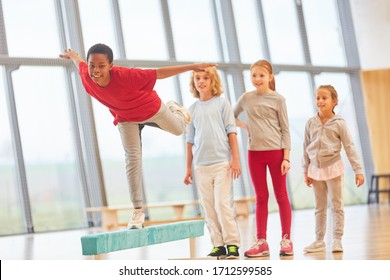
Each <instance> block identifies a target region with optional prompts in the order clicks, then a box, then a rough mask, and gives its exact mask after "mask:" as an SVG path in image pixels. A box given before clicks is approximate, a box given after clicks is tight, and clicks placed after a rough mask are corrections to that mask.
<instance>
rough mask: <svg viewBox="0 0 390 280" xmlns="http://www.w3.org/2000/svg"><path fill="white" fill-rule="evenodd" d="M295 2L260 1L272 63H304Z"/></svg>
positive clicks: (285, 0) (278, 0) (286, 0)
mask: <svg viewBox="0 0 390 280" xmlns="http://www.w3.org/2000/svg"><path fill="white" fill-rule="evenodd" d="M295 2H296V1H294V0H273V1H262V4H263V8H264V18H265V27H266V30H267V37H268V40H269V41H268V43H269V49H270V54H271V61H272V62H273V63H277V64H304V57H303V45H302V42H301V34H300V32H299V28H298V16H297V11H296V7H295Z"/></svg>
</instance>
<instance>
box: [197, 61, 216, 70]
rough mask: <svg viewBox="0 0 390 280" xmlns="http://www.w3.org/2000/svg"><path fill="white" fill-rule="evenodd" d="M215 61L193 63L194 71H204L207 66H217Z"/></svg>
mask: <svg viewBox="0 0 390 280" xmlns="http://www.w3.org/2000/svg"><path fill="white" fill-rule="evenodd" d="M217 66H218V64H217V63H195V64H194V71H204V70H205V69H206V68H208V67H217Z"/></svg>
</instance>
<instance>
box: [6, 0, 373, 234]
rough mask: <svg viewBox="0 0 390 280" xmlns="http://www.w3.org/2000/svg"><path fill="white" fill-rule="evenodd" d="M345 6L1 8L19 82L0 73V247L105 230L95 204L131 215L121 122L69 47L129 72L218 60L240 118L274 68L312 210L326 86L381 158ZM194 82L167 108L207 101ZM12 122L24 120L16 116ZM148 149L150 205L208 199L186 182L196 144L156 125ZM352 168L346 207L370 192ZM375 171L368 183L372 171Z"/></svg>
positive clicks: (294, 173)
mask: <svg viewBox="0 0 390 280" xmlns="http://www.w3.org/2000/svg"><path fill="white" fill-rule="evenodd" d="M341 3H343V4H344V3H345V2H344V0H318V1H310V0H302V1H295V0H272V1H268V0H231V1H225V0H198V1H192V0H167V1H161V0H148V1H137V0H117V1H110V0H79V1H54V0H40V1H31V0H18V1H14V0H2V1H0V5H1V8H2V9H1V11H2V14H0V16H1V18H0V27H1V26H3V25H4V30H5V32H1V30H0V40H1V42H2V43H3V42H4V43H3V44H0V52H1V55H0V62H1V64H0V69H2V70H6V71H2V72H1V74H0V75H1V76H0V87H1V88H2V89H5V90H1V91H0V128H1V133H0V202H1V203H0V235H4V234H13V233H23V232H26V228H27V230H30V227H28V226H26V225H27V224H29V223H30V222H31V221H30V220H31V219H32V226H33V227H32V229H34V230H35V231H47V230H59V229H68V228H76V227H82V226H85V225H87V224H88V223H87V222H89V221H88V218H91V217H92V218H93V220H94V221H95V218H96V217H95V216H94V215H87V214H86V213H85V211H84V208H85V206H100V205H102V204H106V203H107V204H108V205H122V204H125V205H131V201H130V194H129V189H128V184H127V178H126V172H125V159H124V151H123V148H122V144H121V140H120V136H119V132H118V129H117V127H115V126H114V125H113V123H112V122H113V117H112V115H111V114H110V113H109V111H108V109H107V108H106V107H104V106H103V105H102V104H100V103H98V102H97V101H95V100H92V101H91V102H90V99H89V98H90V97H89V96H86V93H85V90H84V89H83V88H82V84H81V82H80V79H79V77H78V72H77V69H76V67H75V66H74V65H73V64H71V63H70V62H69V61H65V60H60V59H58V54H59V53H60V52H61V51H62V50H63V49H66V48H69V47H71V48H75V47H76V46H79V47H80V48H83V47H84V48H85V51H87V50H88V49H89V47H90V46H91V45H93V44H96V43H104V44H107V45H109V46H110V47H111V48H112V49H113V52H114V64H121V65H122V66H123V65H127V66H134V65H136V66H137V67H141V68H151V67H164V66H170V65H174V64H180V63H192V62H218V63H219V64H220V65H219V67H218V70H219V73H220V75H221V79H222V82H223V88H224V90H225V94H224V97H225V98H227V99H229V101H230V103H231V104H232V106H233V107H234V105H235V103H236V101H237V99H238V98H239V97H240V96H241V95H242V94H243V93H244V92H245V91H248V90H251V89H253V86H252V85H251V81H250V76H249V66H250V64H252V63H253V62H255V61H257V60H259V59H268V60H270V62H271V63H272V64H273V65H274V72H275V78H276V88H277V91H278V92H279V93H280V94H282V95H283V96H284V97H285V98H286V102H287V109H288V116H289V123H290V132H291V142H292V143H291V144H292V150H291V164H292V169H291V171H290V172H289V174H288V190H289V194H290V197H291V201H292V205H293V207H294V209H302V208H307V207H312V206H313V195H312V192H311V190H310V189H309V188H307V187H306V185H305V184H304V180H303V172H302V167H301V158H302V154H303V151H302V146H303V143H302V142H303V136H304V127H305V124H306V122H307V120H308V119H309V118H310V117H311V116H313V115H314V114H315V112H316V107H315V102H314V92H315V89H316V87H318V86H319V85H320V84H331V85H333V86H335V88H336V89H337V91H338V93H339V104H338V106H337V108H336V112H337V113H338V114H340V115H342V116H343V117H344V118H345V119H346V121H347V123H348V126H349V128H350V131H351V134H352V136H353V138H354V140H355V144H356V146H357V147H358V151H359V153H360V154H361V151H370V147H367V145H368V143H369V141H367V137H368V133H367V131H364V130H365V129H366V126H365V125H362V121H359V123H357V121H356V114H363V113H364V112H362V111H361V110H355V106H357V107H356V108H364V105H363V104H361V102H362V98H361V91H360V83H359V70H360V69H357V68H356V67H355V66H356V65H359V61H358V57H357V55H356V53H357V49H356V44H355V42H354V41H353V40H354V34H353V30H354V28H353V24H352V18H351V16H350V11H349V10H348V5H341ZM340 15H342V16H343V20H342V21H341V20H340ZM3 23H4V24H3ZM346 35H348V36H346ZM352 41H353V42H352ZM5 44H6V47H5ZM78 51H81V50H78ZM81 55H82V56H83V55H85V54H81ZM346 57H348V61H347V59H346ZM238 58H240V59H238ZM6 73H7V74H6ZM6 75H8V76H9V77H8V76H6ZM189 77H190V73H189V72H186V73H183V74H180V75H178V77H170V78H167V79H164V80H158V81H157V83H156V86H155V90H156V91H157V93H158V94H159V96H160V97H161V99H162V100H163V102H165V103H166V102H167V101H168V100H175V101H178V102H179V103H182V104H184V106H185V107H189V106H190V105H191V104H192V103H193V102H195V101H196V99H195V98H193V97H192V96H191V94H190V92H189ZM6 78H7V79H6ZM6 81H7V82H6ZM8 97H12V100H13V99H14V100H15V104H13V103H12V102H8V101H9V100H11V99H9V98H8ZM355 97H357V98H355ZM359 102H360V103H359ZM13 115H16V116H17V118H16V117H12V118H10V116H13ZM359 120H363V121H364V118H359ZM95 130H96V131H95ZM14 132H17V133H16V134H17V135H20V142H19V141H18V140H19V139H14V138H13V135H15V133H14ZM238 140H239V149H240V158H241V167H242V169H243V172H242V177H241V178H240V180H237V181H235V182H234V193H235V196H236V197H240V196H254V195H255V194H254V190H253V186H252V183H251V179H250V176H249V172H248V168H247V145H246V142H247V138H246V135H245V132H243V131H242V130H240V129H239V130H238ZM142 146H143V181H144V193H145V200H146V201H147V202H163V201H177V200H191V199H197V195H196V191H195V189H194V188H193V187H187V186H185V185H184V184H183V176H184V173H185V138H184V136H179V137H178V136H174V135H171V134H169V133H168V132H165V131H162V130H160V129H157V128H154V127H148V126H146V127H145V128H144V130H143V132H142ZM370 156H371V154H370V152H367V153H365V157H370ZM343 159H344V163H345V165H346V170H347V172H346V176H345V185H346V188H345V193H344V196H345V202H346V204H354V203H363V202H365V197H366V194H365V193H364V191H363V188H360V189H358V190H356V187H355V186H354V184H353V178H354V174H353V172H352V170H351V168H350V164H349V162H348V159H347V158H346V157H345V154H343ZM363 161H364V164H365V170H366V172H368V174H366V176H367V178H368V177H369V176H370V175H371V174H370V172H371V170H372V167H371V166H370V164H371V159H367V158H365V159H363ZM270 187H271V181H270ZM26 189H27V190H28V195H29V197H28V200H27V201H26V200H25V199H26V192H25V190H26ZM270 194H271V196H270V210H276V209H277V204H276V201H275V198H274V196H273V195H272V194H273V191H270ZM27 202H29V203H27ZM167 209H168V208H167ZM160 210H161V209H158V210H156V211H155V212H153V211H152V210H150V213H149V215H150V217H151V219H160V218H161V219H169V218H171V217H173V213H171V212H169V211H170V210H166V211H165V210H164V211H160ZM28 214H31V215H28ZM124 215H126V218H128V217H129V215H130V213H124ZM30 216H31V219H30ZM123 219H124V217H123ZM4 225H6V226H4Z"/></svg>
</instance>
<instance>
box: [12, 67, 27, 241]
mask: <svg viewBox="0 0 390 280" xmlns="http://www.w3.org/2000/svg"><path fill="white" fill-rule="evenodd" d="M17 69H19V66H14V67H12V66H6V67H5V77H6V85H7V86H6V99H7V103H8V104H7V105H8V114H9V121H10V127H11V135H12V139H13V141H12V143H13V146H14V153H15V162H16V167H17V168H16V175H17V176H16V179H17V187H18V191H19V194H20V198H21V199H22V203H21V206H22V209H23V218H24V225H25V227H26V230H27V232H28V233H33V232H34V223H33V219H32V213H31V202H30V196H29V192H28V183H27V175H26V167H25V162H24V157H23V149H22V140H21V136H20V130H19V122H18V114H17V111H16V102H15V93H14V87H13V83H12V72H13V71H14V70H17Z"/></svg>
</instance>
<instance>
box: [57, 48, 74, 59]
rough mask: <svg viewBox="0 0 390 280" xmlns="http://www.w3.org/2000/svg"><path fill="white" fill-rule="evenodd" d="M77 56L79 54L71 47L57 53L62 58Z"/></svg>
mask: <svg viewBox="0 0 390 280" xmlns="http://www.w3.org/2000/svg"><path fill="white" fill-rule="evenodd" d="M78 56H79V54H78V53H77V52H75V51H72V50H71V49H67V50H65V51H64V53H62V54H60V55H59V57H60V58H62V59H74V58H76V57H78Z"/></svg>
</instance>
